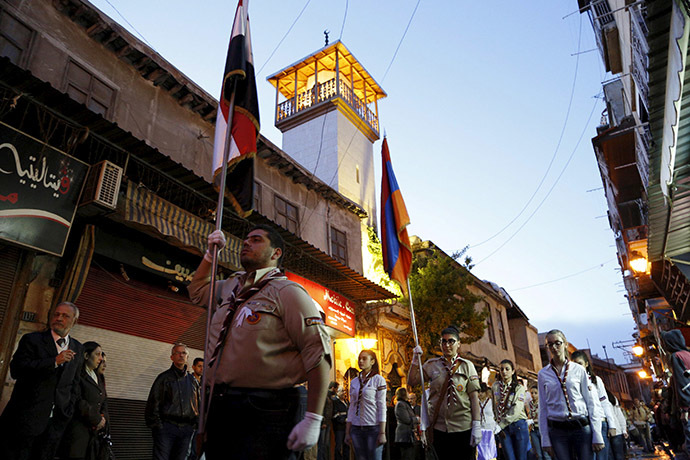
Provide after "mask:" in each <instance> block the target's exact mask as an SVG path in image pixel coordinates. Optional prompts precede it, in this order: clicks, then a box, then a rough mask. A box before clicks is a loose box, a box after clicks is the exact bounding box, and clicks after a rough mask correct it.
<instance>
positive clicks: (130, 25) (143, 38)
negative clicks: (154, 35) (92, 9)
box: [105, 0, 160, 54]
mask: <svg viewBox="0 0 690 460" xmlns="http://www.w3.org/2000/svg"><path fill="white" fill-rule="evenodd" d="M105 2H106V3H107V4H108V5H110V7H111V8H112V9H114V10H115V12H116V13H117V14H119V15H120V17H121V18H122V20H123V21H125V22H126V23H127V24H128V25H129V27H131V28H132V30H133V31H134V32H136V33H137V34H138V35H139V36H140V37H141V39H142V40H144V41H145V42H146V44H147V45H149V46H150V47H151V49H152V50H153V51H156V49H155V48H154V47H153V45H152V44H151V43H149V41H148V40H147V39H146V37H144V35H143V34H142V33H141V32H139V31H138V30H137V28H136V27H134V26H133V25H132V23H131V22H129V21H128V20H127V18H126V17H124V15H123V14H122V13H120V11H119V10H118V9H117V8H115V5H113V4H112V3H110V0H105ZM156 53H158V51H156ZM159 54H160V53H159Z"/></svg>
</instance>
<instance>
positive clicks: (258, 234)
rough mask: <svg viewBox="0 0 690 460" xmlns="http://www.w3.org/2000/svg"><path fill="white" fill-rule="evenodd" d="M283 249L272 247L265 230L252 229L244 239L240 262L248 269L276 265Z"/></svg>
mask: <svg viewBox="0 0 690 460" xmlns="http://www.w3.org/2000/svg"><path fill="white" fill-rule="evenodd" d="M281 254H282V251H281V250H280V249H277V248H273V247H271V240H269V239H268V234H267V233H266V231H265V230H260V229H257V230H252V231H251V232H249V234H248V235H247V238H245V239H244V244H243V245H242V252H240V262H241V263H242V267H244V269H245V270H247V271H252V270H257V269H260V268H267V267H276V266H277V265H278V259H279V258H280V255H281Z"/></svg>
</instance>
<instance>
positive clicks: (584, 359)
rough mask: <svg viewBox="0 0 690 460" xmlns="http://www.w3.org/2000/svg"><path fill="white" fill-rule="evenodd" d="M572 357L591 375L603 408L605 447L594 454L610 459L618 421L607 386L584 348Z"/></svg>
mask: <svg viewBox="0 0 690 460" xmlns="http://www.w3.org/2000/svg"><path fill="white" fill-rule="evenodd" d="M570 359H572V360H573V361H575V362H576V363H578V364H579V365H580V366H582V367H584V368H585V370H586V371H587V375H589V381H590V382H591V383H592V387H593V388H592V395H594V396H595V397H597V399H599V405H601V408H602V410H603V418H602V421H601V435H602V437H603V438H604V448H603V449H601V450H600V451H599V452H597V453H596V454H595V455H594V458H595V459H596V460H608V458H609V438H611V437H613V436H616V428H617V423H616V420H615V415H614V414H613V406H611V403H610V402H609V398H608V394H607V392H606V387H605V386H604V382H603V381H602V380H601V377H599V376H598V375H596V374H595V373H594V370H593V369H592V364H591V363H590V361H589V357H588V356H587V353H585V352H584V351H582V350H577V351H575V352H573V354H572V355H571V356H570Z"/></svg>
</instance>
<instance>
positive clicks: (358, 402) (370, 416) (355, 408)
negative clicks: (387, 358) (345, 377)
mask: <svg viewBox="0 0 690 460" xmlns="http://www.w3.org/2000/svg"><path fill="white" fill-rule="evenodd" d="M358 364H359V368H360V369H361V372H360V373H359V375H358V376H357V378H354V379H352V382H351V383H350V408H349V409H348V412H347V425H346V428H345V441H346V442H347V443H348V444H351V445H352V447H353V448H354V451H355V458H356V459H357V460H381V457H382V455H383V445H384V444H385V443H386V380H385V379H384V378H383V377H382V376H381V374H379V363H378V360H377V359H376V354H375V353H374V352H373V351H371V350H362V352H361V353H360V354H359V358H358Z"/></svg>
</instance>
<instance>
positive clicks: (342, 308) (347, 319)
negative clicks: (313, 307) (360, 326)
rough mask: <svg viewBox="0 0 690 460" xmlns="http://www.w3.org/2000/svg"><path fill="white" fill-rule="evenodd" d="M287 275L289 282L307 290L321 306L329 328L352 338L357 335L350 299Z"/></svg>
mask: <svg viewBox="0 0 690 460" xmlns="http://www.w3.org/2000/svg"><path fill="white" fill-rule="evenodd" d="M286 275H287V277H288V279H289V280H291V281H294V282H295V283H297V284H299V285H301V286H302V287H303V288H304V289H306V290H307V292H308V293H309V295H310V296H311V298H312V299H313V300H314V302H316V303H318V304H319V305H320V306H321V308H322V309H323V311H324V313H325V314H326V325H327V326H331V327H332V328H333V329H337V330H339V331H341V332H344V333H346V334H348V335H350V336H354V335H355V305H354V304H353V303H352V302H351V301H350V300H349V299H347V298H346V297H343V296H341V295H340V294H336V293H335V292H333V291H331V290H330V289H327V288H325V287H324V286H321V285H320V284H318V283H315V282H313V281H309V280H308V279H305V278H302V277H301V276H298V275H295V274H294V273H290V272H286Z"/></svg>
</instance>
